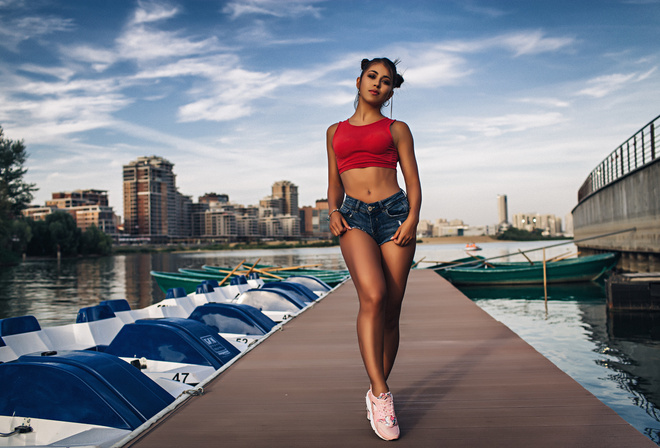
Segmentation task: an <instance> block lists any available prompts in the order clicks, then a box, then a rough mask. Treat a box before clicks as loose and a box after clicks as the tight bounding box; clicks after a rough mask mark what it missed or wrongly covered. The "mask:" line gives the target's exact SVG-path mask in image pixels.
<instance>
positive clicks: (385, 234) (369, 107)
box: [327, 58, 422, 440]
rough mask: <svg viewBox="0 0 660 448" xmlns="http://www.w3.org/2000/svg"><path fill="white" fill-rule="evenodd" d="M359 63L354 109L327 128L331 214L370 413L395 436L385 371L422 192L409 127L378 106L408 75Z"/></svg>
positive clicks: (379, 430)
mask: <svg viewBox="0 0 660 448" xmlns="http://www.w3.org/2000/svg"><path fill="white" fill-rule="evenodd" d="M361 68H362V72H361V73H360V77H359V78H357V83H356V85H357V89H358V94H357V99H356V101H357V103H356V108H355V113H354V114H353V115H352V116H351V117H350V118H349V119H348V120H346V121H342V122H340V123H336V124H333V125H332V126H330V128H328V132H327V149H328V205H329V208H330V210H331V212H330V214H329V217H328V219H329V220H330V231H331V232H332V234H333V235H335V236H339V237H340V238H339V244H340V247H341V251H342V255H343V257H344V260H345V262H346V265H347V267H348V270H349V272H350V273H351V278H352V279H353V283H354V284H355V288H356V290H357V294H358V298H359V301H360V309H359V312H358V317H357V334H358V343H359V346H360V353H361V355H362V361H363V362H364V366H365V369H366V371H367V375H368V376H369V381H370V383H371V384H370V386H371V387H370V388H369V391H368V392H367V396H366V404H367V418H369V420H370V421H371V427H372V428H373V430H374V431H375V432H376V434H377V435H378V436H379V437H380V438H382V439H384V440H394V439H397V438H398V437H399V425H398V422H397V419H396V414H395V412H394V401H393V398H392V393H391V392H390V389H389V387H388V385H387V378H388V376H389V374H390V372H391V370H392V366H393V365H394V360H395V358H396V354H397V350H398V348H399V316H400V314H401V303H402V301H403V295H404V292H405V289H406V282H407V280H408V273H409V272H410V267H411V265H412V260H413V255H414V253H415V241H416V232H417V224H418V222H419V210H420V206H421V202H422V191H421V186H420V182H419V174H418V172H417V162H416V160H415V153H414V149H413V138H412V134H411V132H410V129H409V128H408V126H407V125H406V124H405V123H403V122H401V121H395V120H391V119H389V118H386V117H384V116H383V114H382V113H381V110H382V108H383V107H384V106H386V105H387V103H388V102H389V101H391V98H392V95H393V93H394V89H395V88H397V87H399V86H401V84H402V83H403V77H401V75H399V74H398V73H397V71H396V65H395V63H393V62H392V61H390V60H389V59H387V58H377V59H373V60H371V61H370V60H367V59H364V60H362V67H361ZM397 162H398V163H399V165H400V166H401V171H402V173H403V177H404V179H405V184H406V185H405V186H406V191H407V195H406V193H404V192H403V191H402V190H401V188H400V187H399V184H398V182H397V172H396V165H397Z"/></svg>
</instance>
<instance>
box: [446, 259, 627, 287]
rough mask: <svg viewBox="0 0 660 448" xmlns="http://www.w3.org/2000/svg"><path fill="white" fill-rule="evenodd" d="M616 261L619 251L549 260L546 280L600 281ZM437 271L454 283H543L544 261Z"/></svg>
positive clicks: (556, 281) (564, 281)
mask: <svg viewBox="0 0 660 448" xmlns="http://www.w3.org/2000/svg"><path fill="white" fill-rule="evenodd" d="M617 260H618V255H617V254H613V253H608V254H600V255H592V256H589V257H581V258H575V259H570V260H561V261H556V262H551V263H547V264H546V274H545V277H546V281H547V283H549V284H550V283H573V282H586V281H593V280H597V279H598V278H600V277H601V276H602V275H603V274H605V273H606V272H608V271H609V270H611V269H612V268H613V267H614V266H615V265H616V263H617ZM435 271H436V272H437V273H438V274H440V275H441V276H443V277H444V278H446V279H447V280H449V281H450V282H451V283H452V284H454V285H534V284H543V282H544V275H543V263H542V262H537V263H535V264H534V265H530V266H526V267H511V266H507V267H498V266H495V267H492V268H490V267H485V268H460V267H458V268H448V269H436V270H435Z"/></svg>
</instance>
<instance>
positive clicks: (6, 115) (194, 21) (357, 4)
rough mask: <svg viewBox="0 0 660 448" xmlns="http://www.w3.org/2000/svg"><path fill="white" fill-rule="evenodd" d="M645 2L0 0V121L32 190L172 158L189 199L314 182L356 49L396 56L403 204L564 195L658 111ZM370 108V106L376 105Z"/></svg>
mask: <svg viewBox="0 0 660 448" xmlns="http://www.w3.org/2000/svg"><path fill="white" fill-rule="evenodd" d="M658 23H660V1H658V0H627V1H624V0H601V1H593V0H579V1H575V0H571V1H564V0H555V1H552V2H550V1H544V0H525V1H516V0H507V1H503V0H488V1H486V0H460V1H459V0H456V1H450V0H446V1H445V0H441V1H414V0H411V1H388V0H382V1H334V0H249V1H212V0H199V1H188V0H186V1H171V2H170V1H168V2H165V1H120V0H0V126H2V127H3V129H4V130H5V136H6V137H8V138H11V139H14V140H20V139H23V140H24V142H25V144H26V146H27V149H28V152H29V154H30V156H29V159H28V163H27V168H28V174H27V180H28V181H30V182H34V183H36V184H37V186H38V187H39V191H38V192H37V194H36V196H35V201H34V202H35V203H39V204H43V203H44V201H45V200H46V199H49V198H50V196H51V193H52V192H55V191H70V190H75V189H85V188H94V189H103V190H108V192H109V195H110V205H112V206H114V208H115V212H116V213H118V214H123V206H122V166H123V165H125V164H127V163H128V162H130V161H132V160H135V159H136V158H137V157H139V156H145V155H159V156H162V157H165V158H166V159H168V160H169V161H171V162H172V163H174V165H175V166H174V171H175V173H176V175H177V186H178V187H179V190H180V191H181V192H182V193H183V194H186V195H191V196H193V197H194V198H195V200H196V198H197V196H199V195H202V194H204V193H206V192H217V193H226V194H228V195H229V196H230V199H231V200H232V201H235V202H237V203H241V204H246V205H247V204H256V203H257V202H258V201H259V199H261V198H262V197H264V196H266V195H268V194H269V193H270V188H271V185H272V184H273V183H274V182H275V181H278V180H290V181H292V182H294V183H295V184H297V185H298V187H299V193H300V205H313V203H314V201H315V200H316V199H319V198H324V197H325V196H326V172H327V171H326V170H327V168H326V151H325V131H326V129H327V127H328V126H329V125H330V124H332V123H334V122H337V121H339V120H344V119H346V118H347V117H348V116H350V115H351V114H352V112H353V105H352V104H353V99H354V95H355V78H356V77H357V76H358V75H359V64H360V60H361V59H362V58H363V57H368V58H371V57H376V56H387V57H390V58H391V59H394V58H399V59H401V63H400V64H399V68H400V71H401V72H402V73H403V76H404V78H405V83H404V84H403V86H402V88H401V89H399V90H398V91H397V92H396V94H395V97H394V104H393V118H396V119H398V120H402V121H405V122H406V123H408V125H409V126H410V128H411V130H412V132H413V135H414V138H415V150H416V154H417V160H418V163H419V166H420V176H421V180H422V187H423V194H424V199H423V206H422V218H423V219H436V218H446V219H463V220H464V221H465V222H466V223H468V224H471V225H479V224H492V223H495V222H496V221H497V203H496V196H497V195H498V194H507V196H508V202H509V215H510V216H511V215H512V214H513V213H529V212H538V213H552V214H556V215H558V216H560V217H564V216H565V215H566V214H568V213H569V212H570V210H571V209H572V208H573V207H574V206H575V205H576V198H577V190H578V188H579V187H580V185H581V184H582V182H583V181H584V179H585V178H586V176H587V175H588V174H589V172H590V171H591V170H592V169H593V168H594V167H595V166H596V165H597V164H598V163H599V162H600V161H601V160H602V159H603V158H605V156H606V155H607V154H608V153H609V152H610V151H612V150H613V149H614V148H615V147H616V146H617V145H619V144H620V143H621V142H623V141H624V140H625V139H627V138H628V137H630V136H631V135H632V134H633V133H634V132H636V131H637V130H638V129H640V128H641V127H642V126H643V125H645V124H646V123H648V122H649V121H651V120H652V119H653V118H655V117H656V116H657V115H658V114H660V107H659V106H658V105H659V104H660V70H658V66H659V65H660V45H658V43H659V39H658V37H659V36H660V32H659V29H660V27H659V26H658ZM388 114H389V111H388Z"/></svg>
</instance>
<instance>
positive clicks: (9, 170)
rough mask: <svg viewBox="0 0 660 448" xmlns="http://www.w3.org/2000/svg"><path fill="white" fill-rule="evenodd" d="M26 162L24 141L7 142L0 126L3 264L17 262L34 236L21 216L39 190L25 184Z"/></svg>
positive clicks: (0, 253)
mask: <svg viewBox="0 0 660 448" xmlns="http://www.w3.org/2000/svg"><path fill="white" fill-rule="evenodd" d="M26 160H27V152H26V151H25V145H24V144H23V142H22V141H18V142H15V141H12V140H9V139H6V138H5V137H4V131H3V130H2V126H0V264H5V263H15V262H17V261H18V259H19V255H20V254H21V253H22V252H23V251H25V249H26V247H27V245H28V243H29V241H30V238H31V237H32V234H31V229H30V226H29V225H28V224H27V222H25V220H23V219H22V216H21V211H22V210H23V209H24V208H25V207H26V206H27V205H28V204H29V203H30V202H31V201H32V197H33V196H32V192H33V191H36V190H37V188H36V187H35V185H34V184H28V183H25V182H24V181H23V176H24V175H25V173H27V169H26V168H24V167H23V165H24V164H25V161H26Z"/></svg>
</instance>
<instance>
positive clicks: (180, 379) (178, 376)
mask: <svg viewBox="0 0 660 448" xmlns="http://www.w3.org/2000/svg"><path fill="white" fill-rule="evenodd" d="M188 375H190V373H186V372H180V373H177V374H176V375H174V378H172V380H174V381H178V382H180V383H185V382H186V380H187V379H188Z"/></svg>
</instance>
